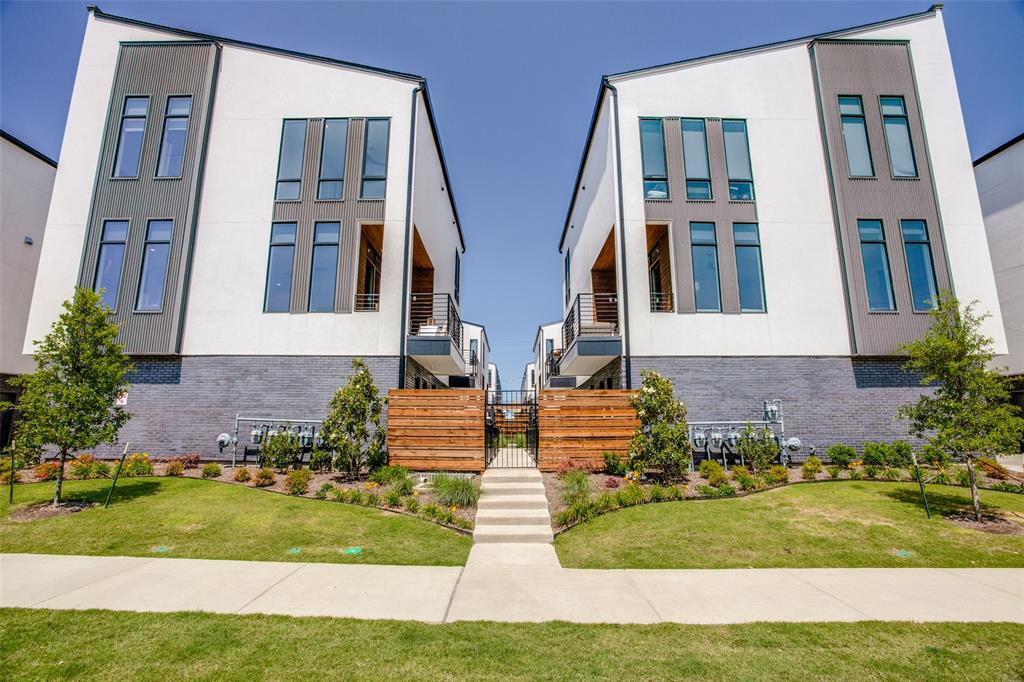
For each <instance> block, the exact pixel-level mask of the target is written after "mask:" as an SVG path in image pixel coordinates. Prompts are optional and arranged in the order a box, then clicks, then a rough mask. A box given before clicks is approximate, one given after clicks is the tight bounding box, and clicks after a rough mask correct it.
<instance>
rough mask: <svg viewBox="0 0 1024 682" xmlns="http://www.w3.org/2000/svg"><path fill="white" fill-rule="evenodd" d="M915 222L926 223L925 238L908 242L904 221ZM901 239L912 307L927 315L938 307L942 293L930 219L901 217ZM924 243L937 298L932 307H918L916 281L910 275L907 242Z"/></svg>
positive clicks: (917, 313)
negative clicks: (915, 293)
mask: <svg viewBox="0 0 1024 682" xmlns="http://www.w3.org/2000/svg"><path fill="white" fill-rule="evenodd" d="M907 222H914V223H921V224H922V225H924V240H923V241H914V242H907V238H906V236H905V235H904V233H903V223H907ZM900 241H901V242H903V265H904V267H905V268H906V269H907V288H908V289H909V290H910V308H911V310H913V311H914V314H915V315H927V314H929V313H931V312H932V311H933V310H935V309H936V308H938V303H939V302H938V300H937V299H938V297H939V294H941V293H942V292H941V290H940V289H939V277H938V272H937V271H936V270H935V250H934V249H933V248H932V235H931V233H930V232H929V231H928V221H927V220H925V219H924V218H900ZM908 243H909V244H924V245H926V246H927V247H928V265H929V266H930V268H931V279H932V289H933V290H934V291H935V298H936V300H935V301H934V302H933V305H932V307H930V308H923V309H922V308H918V307H917V302H916V297H915V296H914V283H913V279H912V278H911V276H910V258H909V257H908V255H907V244H908Z"/></svg>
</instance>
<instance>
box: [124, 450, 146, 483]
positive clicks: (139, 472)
mask: <svg viewBox="0 0 1024 682" xmlns="http://www.w3.org/2000/svg"><path fill="white" fill-rule="evenodd" d="M121 475H122V476H126V477H128V478H134V477H136V476H152V475H153V463H152V462H150V461H149V453H148V452H133V453H132V454H130V455H128V457H126V458H125V460H124V466H122V467H121Z"/></svg>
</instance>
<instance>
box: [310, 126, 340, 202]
mask: <svg viewBox="0 0 1024 682" xmlns="http://www.w3.org/2000/svg"><path fill="white" fill-rule="evenodd" d="M347 147H348V119H347V118H328V119H326V120H325V121H324V139H323V144H322V145H321V148H320V183H319V184H318V185H317V188H316V198H317V199H341V198H342V197H343V196H344V189H345V150H346V148H347Z"/></svg>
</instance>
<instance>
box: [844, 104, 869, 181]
mask: <svg viewBox="0 0 1024 682" xmlns="http://www.w3.org/2000/svg"><path fill="white" fill-rule="evenodd" d="M848 98H856V99H857V101H858V102H859V103H860V114H859V115H856V114H844V113H843V109H842V107H843V105H842V100H843V99H848ZM836 111H837V112H838V113H839V135H840V137H841V138H842V142H843V154H845V155H846V173H847V176H848V177H850V178H877V177H878V174H877V173H876V172H875V155H874V153H873V152H872V151H871V133H870V131H868V119H867V113H866V112H865V111H864V97H863V95H836ZM845 117H850V118H859V119H860V123H861V125H862V126H863V127H864V147H865V149H867V152H868V166H870V169H871V174H870V175H857V174H854V172H853V169H852V168H851V167H850V150H849V147H848V146H847V144H846V133H845V132H844V131H843V123H844V121H843V119H844V118H845Z"/></svg>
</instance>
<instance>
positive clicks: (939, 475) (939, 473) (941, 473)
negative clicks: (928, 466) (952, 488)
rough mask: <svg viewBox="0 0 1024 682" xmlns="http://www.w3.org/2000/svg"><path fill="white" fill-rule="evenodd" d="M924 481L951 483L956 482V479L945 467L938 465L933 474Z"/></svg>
mask: <svg viewBox="0 0 1024 682" xmlns="http://www.w3.org/2000/svg"><path fill="white" fill-rule="evenodd" d="M926 483H934V484H935V485H953V484H954V483H956V479H955V478H954V477H953V474H951V473H950V472H949V469H947V468H946V467H939V469H938V470H936V472H935V474H934V475H933V476H932V477H931V478H929V479H927V481H926Z"/></svg>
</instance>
